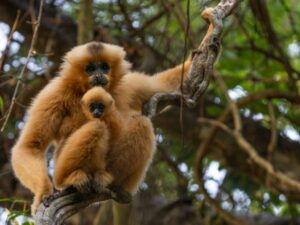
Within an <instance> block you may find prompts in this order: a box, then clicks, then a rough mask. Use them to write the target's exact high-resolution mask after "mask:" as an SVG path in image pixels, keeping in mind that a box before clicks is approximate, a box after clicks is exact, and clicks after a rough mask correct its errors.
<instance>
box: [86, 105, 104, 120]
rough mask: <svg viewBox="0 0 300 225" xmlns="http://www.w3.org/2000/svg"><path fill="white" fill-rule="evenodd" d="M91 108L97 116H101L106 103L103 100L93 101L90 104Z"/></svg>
mask: <svg viewBox="0 0 300 225" xmlns="http://www.w3.org/2000/svg"><path fill="white" fill-rule="evenodd" d="M89 108H90V112H91V113H92V114H93V116H94V117H95V118H100V117H101V116H102V114H103V112H104V110H105V105H104V104H103V103H101V102H93V103H91V104H90V105H89Z"/></svg>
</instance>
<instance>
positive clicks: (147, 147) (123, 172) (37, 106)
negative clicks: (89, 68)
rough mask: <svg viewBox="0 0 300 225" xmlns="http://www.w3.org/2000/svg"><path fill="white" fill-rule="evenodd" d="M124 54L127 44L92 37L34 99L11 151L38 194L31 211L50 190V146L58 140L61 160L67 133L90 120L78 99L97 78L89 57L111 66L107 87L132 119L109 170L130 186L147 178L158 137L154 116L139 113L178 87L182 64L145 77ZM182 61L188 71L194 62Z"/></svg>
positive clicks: (72, 53) (26, 182) (19, 171)
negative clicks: (153, 98) (47, 155)
mask: <svg viewBox="0 0 300 225" xmlns="http://www.w3.org/2000/svg"><path fill="white" fill-rule="evenodd" d="M124 56H125V52H124V51H123V49H122V48H120V47H118V46H115V45H110V44H104V43H96V42H92V43H88V44H85V45H81V46H77V47H75V48H73V49H72V50H71V51H70V52H69V53H67V54H66V57H65V60H64V63H63V65H62V68H61V71H60V75H59V76H58V77H57V78H55V79H53V80H52V81H51V82H50V83H49V84H48V85H47V86H46V87H45V88H44V89H43V90H42V91H41V92H40V93H39V94H38V96H37V97H36V98H35V99H34V101H33V103H32V106H31V107H30V109H29V118H28V121H27V122H26V125H25V127H24V129H23V131H22V132H21V134H20V137H19V139H18V141H17V143H16V145H15V146H14V148H13V150H12V165H13V169H14V171H15V175H16V176H17V177H18V178H19V179H20V181H21V182H22V183H23V184H24V185H25V186H26V187H27V188H29V189H30V190H31V191H32V192H33V193H34V194H35V198H34V203H33V206H32V210H33V213H34V212H35V210H36V207H37V206H38V204H39V203H40V202H41V200H42V198H43V197H44V196H45V195H47V194H49V193H50V192H51V190H52V184H51V182H50V179H49V178H48V175H47V163H46V158H45V153H46V149H47V146H48V145H49V144H50V143H51V142H53V141H54V142H55V143H56V146H57V149H56V158H57V159H59V157H60V152H61V149H62V148H63V146H64V143H65V142H66V140H67V139H68V137H69V136H70V135H71V134H72V133H73V132H75V131H76V130H78V129H79V128H80V127H81V126H82V125H84V124H85V123H86V122H87V119H86V117H85V116H84V114H83V112H82V110H81V106H80V99H81V98H82V96H83V95H84V93H86V92H87V91H88V90H89V89H90V88H91V87H92V85H91V79H92V78H93V77H90V76H87V74H86V72H85V67H86V65H87V64H88V63H90V62H99V61H105V62H107V63H108V64H109V65H110V68H111V69H110V71H109V73H108V76H106V77H107V80H108V84H107V85H105V86H104V89H105V90H106V91H107V92H109V93H110V94H111V96H112V97H113V99H114V100H115V105H116V107H117V109H118V111H119V112H120V114H121V115H122V117H125V118H128V123H127V124H126V126H125V127H126V132H125V135H124V136H122V139H120V142H121V143H124V145H122V146H115V147H114V151H111V152H112V153H110V154H108V159H107V170H108V172H110V173H111V174H113V176H114V177H115V176H117V177H120V181H116V182H121V183H125V184H126V185H124V186H125V188H126V190H128V191H134V190H135V189H136V188H137V186H138V184H139V183H140V181H141V179H142V178H143V177H144V174H145V171H146V169H147V166H148V164H149V162H150V161H151V158H152V155H153V151H154V142H155V141H154V133H153V128H152V124H151V122H150V120H149V119H147V118H146V117H144V116H142V115H141V107H142V104H143V103H145V102H146V101H148V100H149V98H150V97H151V96H152V95H153V94H155V93H157V92H171V91H174V90H176V89H178V88H179V85H180V76H181V69H182V66H181V65H179V66H176V67H174V68H173V69H169V70H167V71H164V72H161V73H158V74H155V75H154V76H147V75H145V74H141V73H136V72H131V71H129V68H130V64H129V63H128V62H127V61H125V60H124ZM184 66H185V71H187V69H188V68H189V66H190V61H188V62H187V63H185V65H184ZM128 149H129V150H130V151H128V155H127V150H128ZM109 152H110V151H109ZM120 155H122V156H120ZM129 174H132V176H131V177H130V178H129V177H128V175H129ZM125 181H126V182H125Z"/></svg>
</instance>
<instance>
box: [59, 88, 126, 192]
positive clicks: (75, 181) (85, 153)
mask: <svg viewBox="0 0 300 225" xmlns="http://www.w3.org/2000/svg"><path fill="white" fill-rule="evenodd" d="M81 106H82V110H83V113H84V114H85V116H86V118H87V119H88V120H89V121H88V122H87V123H86V124H84V125H83V126H82V127H80V128H79V129H78V130H76V131H75V132H74V133H73V134H72V135H71V136H70V137H69V138H68V139H67V140H66V143H65V144H64V146H63V147H62V149H61V153H60V155H59V157H58V158H57V160H56V164H55V172H54V184H55V187H56V188H58V189H63V188H67V187H69V186H74V187H76V189H77V190H79V191H83V192H84V191H90V189H91V190H94V191H98V190H101V189H102V188H104V187H107V186H108V185H109V184H111V182H112V180H113V177H112V176H111V174H110V173H108V172H106V156H107V151H108V150H109V149H111V148H112V145H113V143H115V142H116V140H117V138H118V137H119V135H120V133H121V132H122V128H123V127H124V125H123V120H122V119H121V117H120V114H119V112H118V111H117V109H116V108H115V105H114V100H113V98H112V97H111V95H110V94H109V93H108V92H106V91H105V90H104V89H103V88H102V87H94V88H92V89H90V90H88V91H87V92H86V93H85V94H84V96H83V97H82V100H81Z"/></svg>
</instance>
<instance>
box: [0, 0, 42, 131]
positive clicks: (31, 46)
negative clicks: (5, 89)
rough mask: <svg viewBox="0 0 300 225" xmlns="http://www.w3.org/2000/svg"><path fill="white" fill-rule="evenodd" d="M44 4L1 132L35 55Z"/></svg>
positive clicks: (40, 9)
mask: <svg viewBox="0 0 300 225" xmlns="http://www.w3.org/2000/svg"><path fill="white" fill-rule="evenodd" d="M43 6H44V0H41V1H40V8H39V15H38V19H37V21H36V23H35V27H34V31H33V36H32V40H31V44H30V48H29V51H28V54H27V58H26V61H25V64H24V66H23V68H22V70H21V72H20V75H19V76H18V78H17V84H16V88H15V90H14V93H13V97H12V101H11V104H10V106H9V109H8V113H7V114H6V117H5V120H4V123H3V125H2V127H1V132H3V131H4V128H5V126H6V124H7V122H8V119H9V117H10V115H11V112H12V110H13V107H14V104H15V102H16V98H17V94H18V91H19V89H20V85H21V80H22V79H23V77H24V73H25V71H26V68H27V65H28V63H29V60H30V58H31V56H32V55H33V52H34V46H35V43H36V40H37V37H38V30H39V26H40V23H41V18H42V12H43Z"/></svg>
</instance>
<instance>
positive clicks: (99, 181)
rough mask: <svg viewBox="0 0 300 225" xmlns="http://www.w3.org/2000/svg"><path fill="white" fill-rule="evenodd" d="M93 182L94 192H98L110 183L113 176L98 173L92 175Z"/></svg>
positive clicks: (102, 172)
mask: <svg viewBox="0 0 300 225" xmlns="http://www.w3.org/2000/svg"><path fill="white" fill-rule="evenodd" d="M94 181H95V190H96V191H98V192H99V191H101V190H103V189H104V188H106V187H107V186H108V185H110V184H111V183H112V181H113V176H112V175H111V174H110V173H108V172H105V171H98V172H96V173H95V175H94Z"/></svg>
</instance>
